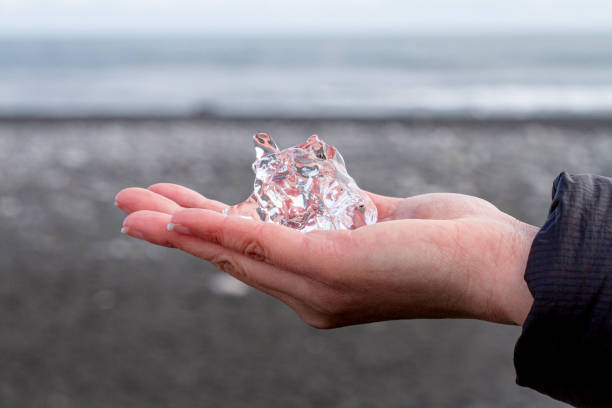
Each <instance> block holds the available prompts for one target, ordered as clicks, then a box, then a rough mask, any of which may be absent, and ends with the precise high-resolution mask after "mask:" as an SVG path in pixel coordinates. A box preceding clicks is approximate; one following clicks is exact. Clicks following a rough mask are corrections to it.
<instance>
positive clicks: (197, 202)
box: [149, 183, 229, 212]
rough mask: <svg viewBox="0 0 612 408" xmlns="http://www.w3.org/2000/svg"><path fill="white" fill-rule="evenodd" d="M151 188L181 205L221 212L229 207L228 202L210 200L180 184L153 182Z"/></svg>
mask: <svg viewBox="0 0 612 408" xmlns="http://www.w3.org/2000/svg"><path fill="white" fill-rule="evenodd" d="M149 190H151V191H153V192H155V193H157V194H160V195H162V196H164V197H167V198H169V199H170V200H172V201H174V202H175V203H177V204H178V205H180V206H181V207H185V208H206V209H207V210H213V211H217V212H221V211H223V210H224V209H226V208H227V207H229V206H228V205H227V204H224V203H222V202H220V201H215V200H210V199H208V198H206V197H204V196H203V195H202V194H200V193H198V192H196V191H193V190H192V189H190V188H187V187H184V186H180V185H178V184H171V183H158V184H153V185H152V186H150V187H149Z"/></svg>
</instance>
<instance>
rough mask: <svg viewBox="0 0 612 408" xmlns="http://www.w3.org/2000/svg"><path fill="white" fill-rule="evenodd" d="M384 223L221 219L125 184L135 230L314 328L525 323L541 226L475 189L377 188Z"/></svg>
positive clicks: (212, 205) (174, 188)
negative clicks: (331, 227) (311, 226)
mask: <svg viewBox="0 0 612 408" xmlns="http://www.w3.org/2000/svg"><path fill="white" fill-rule="evenodd" d="M369 194H370V196H371V197H372V199H373V200H374V202H375V204H376V206H377V208H378V212H379V222H378V223H377V224H375V225H370V226H365V227H362V228H359V229H357V230H352V231H313V232H310V233H307V234H303V233H301V232H298V231H295V230H292V229H290V228H287V227H283V226H279V225H275V224H271V223H264V222H261V221H256V220H248V219H244V218H241V217H237V216H225V215H223V214H222V213H221V211H222V210H223V209H224V208H226V207H227V205H226V204H224V203H221V202H218V201H214V200H210V199H207V198H205V197H203V196H202V195H200V194H199V193H197V192H195V191H193V190H190V189H188V188H186V187H182V186H179V185H175V184H165V183H163V184H156V185H153V186H151V187H149V188H148V189H141V188H128V189H125V190H123V191H121V192H120V193H119V194H118V195H117V197H116V203H117V205H118V206H119V208H121V209H122V210H123V211H125V212H127V213H129V214H130V215H129V216H128V217H126V219H125V220H124V223H123V227H124V229H123V231H124V232H125V233H127V234H128V235H130V236H132V237H135V238H140V239H144V240H147V241H149V242H151V243H154V244H157V245H163V246H167V247H174V248H178V249H181V250H183V251H185V252H188V253H190V254H192V255H195V256H197V257H199V258H201V259H204V260H206V261H209V262H211V263H213V264H214V265H215V266H217V267H218V268H219V269H221V270H223V271H225V272H227V273H229V274H230V275H232V276H234V277H235V278H237V279H239V280H241V281H243V282H244V283H246V284H248V285H250V286H252V287H254V288H256V289H259V290H261V291H263V292H265V293H267V294H269V295H271V296H274V297H276V298H278V299H279V300H281V301H283V302H284V303H286V304H287V305H289V306H290V307H291V308H292V309H293V310H294V311H295V312H296V313H297V314H298V315H299V316H300V317H301V318H302V319H303V320H304V321H305V322H307V323H308V324H310V325H311V326H314V327H318V328H333V327H339V326H345V325H350V324H358V323H366V322H372V321H380V320H390V319H408V318H444V317H469V318H477V319H483V320H489V321H494V322H500V323H509V324H522V322H523V321H524V319H525V317H526V315H527V313H528V311H529V308H530V306H531V303H532V301H533V299H532V297H531V294H530V293H529V290H528V288H527V285H526V284H525V282H524V280H523V272H524V270H525V266H526V262H527V256H528V254H529V249H530V246H531V242H532V241H533V238H534V236H535V234H536V232H537V229H536V228H535V227H533V226H530V225H527V224H525V223H522V222H520V221H518V220H516V219H515V218H513V217H511V216H509V215H507V214H505V213H503V212H501V211H499V210H498V209H497V208H496V207H495V206H493V205H492V204H490V203H488V202H486V201H484V200H481V199H479V198H476V197H470V196H465V195H459V194H427V195H421V196H415V197H409V198H404V199H401V198H394V197H384V196H379V195H376V194H371V193H369Z"/></svg>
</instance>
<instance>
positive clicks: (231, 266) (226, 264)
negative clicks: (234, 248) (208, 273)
mask: <svg viewBox="0 0 612 408" xmlns="http://www.w3.org/2000/svg"><path fill="white" fill-rule="evenodd" d="M210 263H211V264H213V266H214V267H215V268H217V269H219V270H221V271H223V272H225V273H228V274H230V275H232V276H245V273H244V270H243V269H242V268H241V267H240V266H239V265H238V264H237V263H236V262H234V261H233V260H232V259H230V257H228V256H225V255H217V256H215V257H214V258H212V259H211V260H210Z"/></svg>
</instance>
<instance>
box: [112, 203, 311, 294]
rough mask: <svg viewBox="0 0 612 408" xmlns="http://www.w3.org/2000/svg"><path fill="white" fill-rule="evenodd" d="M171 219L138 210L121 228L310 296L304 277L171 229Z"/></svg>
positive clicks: (259, 283) (253, 280) (255, 282)
mask: <svg viewBox="0 0 612 408" xmlns="http://www.w3.org/2000/svg"><path fill="white" fill-rule="evenodd" d="M170 218H171V217H170V215H168V214H163V213H159V212H154V211H137V212H135V213H132V214H130V215H129V216H128V217H126V219H125V220H124V223H123V229H122V231H123V232H124V233H126V234H127V235H130V236H132V237H135V238H139V239H143V240H146V241H149V242H151V243H154V244H156V245H162V246H166V247H173V248H179V249H181V250H183V251H185V252H187V253H190V254H192V255H194V256H196V257H198V258H201V259H204V260H206V261H209V262H210V263H212V264H213V265H215V266H216V267H217V268H219V269H221V270H222V271H225V272H227V273H228V274H230V275H232V276H234V277H235V278H237V279H239V280H241V281H243V282H244V283H246V284H247V285H250V286H253V287H255V288H257V289H259V290H264V291H267V293H268V292H278V293H283V294H285V295H288V296H290V297H292V298H297V299H306V298H308V297H309V296H310V292H311V287H310V284H311V282H309V281H307V280H306V279H305V278H304V277H302V276H299V275H296V274H293V273H290V272H287V271H284V270H281V269H279V268H277V267H275V266H273V265H270V264H266V263H264V262H260V261H258V260H257V259H254V258H252V257H249V256H245V255H242V254H240V253H237V252H234V251H232V250H231V249H228V248H224V247H222V246H219V245H217V244H215V243H212V242H208V241H204V240H201V239H199V238H197V237H195V236H190V235H184V234H179V233H177V232H176V231H168V228H167V226H168V224H169V222H170Z"/></svg>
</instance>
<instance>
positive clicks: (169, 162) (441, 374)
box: [0, 119, 612, 407]
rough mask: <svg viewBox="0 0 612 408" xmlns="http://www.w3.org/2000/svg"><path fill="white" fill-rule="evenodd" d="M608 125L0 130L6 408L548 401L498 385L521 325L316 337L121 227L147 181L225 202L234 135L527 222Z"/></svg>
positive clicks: (8, 124) (1, 363)
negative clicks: (317, 153)
mask: <svg viewBox="0 0 612 408" xmlns="http://www.w3.org/2000/svg"><path fill="white" fill-rule="evenodd" d="M609 125H610V124H609V123H607V122H603V121H600V122H597V121H592V122H554V121H548V122H539V123H537V122H521V121H505V122H500V121H482V122H479V121H465V122H452V121H438V122H428V121H418V122H396V121H386V122H381V121H343V120H329V121H291V120H285V121H266V120H220V119H219V120H217V119H210V120H208V119H207V120H204V119H202V120H168V121H153V120H106V121H103V120H83V121H70V120H68V121H59V120H58V121H53V120H51V121H44V120H43V121H18V120H5V121H0V225H2V227H1V228H0V233H1V234H2V241H1V242H2V247H1V248H2V249H1V250H0V251H1V252H0V270H1V273H0V405H1V406H3V407H5V406H6V407H83V406H87V407H162V406H164V407H165V406H173V407H192V406H232V407H258V406H261V407H263V406H291V407H321V406H337V407H354V406H384V407H389V406H402V407H422V406H436V407H446V406H449V407H457V406H465V407H491V406H495V407H524V406H530V407H556V406H562V404H560V403H556V402H554V401H552V400H550V399H548V398H547V397H544V396H541V395H539V394H537V393H535V392H533V391H530V390H528V389H523V388H520V387H518V386H516V385H515V384H514V369H513V365H512V355H513V347H514V343H515V341H516V339H517V337H518V335H519V334H520V328H517V327H505V326H499V325H494V324H488V323H482V322H476V321H466V320H456V321H451V320H440V321H398V322H384V323H377V324H370V325H364V326H357V327H349V328H343V329H338V330H333V331H319V330H315V329H312V328H310V327H308V326H306V325H305V324H304V323H302V322H301V321H300V320H299V319H298V318H297V317H296V316H295V315H294V314H293V312H292V311H291V310H290V309H289V308H287V307H286V306H284V305H283V304H281V303H280V302H278V301H276V300H275V299H272V298H270V297H267V296H266V295H263V294H260V293H258V292H256V291H255V290H250V289H247V288H245V287H243V286H241V285H240V284H237V283H235V281H233V280H231V279H230V278H225V277H224V275H221V274H220V273H218V272H216V271H215V270H214V268H212V267H211V266H210V265H208V264H207V263H205V262H203V261H200V260H198V259H195V258H192V257H190V256H188V255H186V254H183V253H180V252H179V251H176V250H171V249H167V248H160V247H154V246H152V245H150V244H147V243H144V242H140V241H138V240H134V239H131V238H129V237H125V236H122V235H120V234H119V229H120V227H121V220H122V218H123V215H122V213H121V212H120V211H119V210H118V209H116V208H115V207H114V206H113V197H114V195H115V194H116V193H117V192H118V191H119V190H120V189H121V188H124V187H127V186H143V187H146V186H148V185H150V184H153V183H155V182H160V181H166V182H175V183H180V184H184V185H187V186H190V187H192V188H194V189H196V190H198V191H200V192H202V193H203V194H204V195H206V196H209V197H212V198H216V199H219V200H223V201H226V202H229V203H236V202H239V201H241V200H243V199H244V198H245V197H246V196H247V195H248V194H249V193H250V189H251V186H252V173H251V170H250V163H251V161H252V159H253V151H252V148H251V141H250V137H251V135H252V134H253V133H254V132H255V131H257V130H265V131H269V132H270V133H271V134H272V135H273V137H275V139H276V141H277V142H278V143H279V145H280V146H281V147H287V146H290V145H294V144H297V143H300V142H301V141H303V140H304V139H305V138H306V137H307V136H309V135H310V134H312V133H318V134H319V135H321V137H322V138H323V139H324V140H326V141H328V142H329V143H331V144H333V145H335V146H337V147H338V148H339V150H340V151H341V152H342V154H343V155H344V158H345V160H346V162H347V165H348V169H349V171H350V172H351V174H352V175H353V177H354V178H355V179H356V180H357V182H358V183H359V184H360V186H362V187H363V188H365V189H369V190H372V191H375V192H378V193H381V194H390V195H397V196H407V195H413V194H420V193H426V192H434V191H436V192H437V191H452V192H459V193H465V194H472V195H477V196H480V197H483V198H485V199H487V200H490V201H492V202H493V203H494V204H495V205H497V206H498V207H500V208H501V209H502V210H504V211H506V212H509V213H510V214H512V215H514V216H516V217H518V218H520V219H523V220H525V221H527V222H530V223H533V224H536V225H539V224H541V223H542V222H543V221H544V219H545V217H546V213H547V208H548V205H549V199H550V197H549V195H550V189H551V183H552V180H553V179H554V177H555V176H556V175H557V174H558V173H559V172H560V171H562V170H568V171H571V172H594V173H599V174H605V175H612V162H611V161H610V157H612V138H611V137H610V136H611V134H610V130H609V129H610V127H609Z"/></svg>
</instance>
